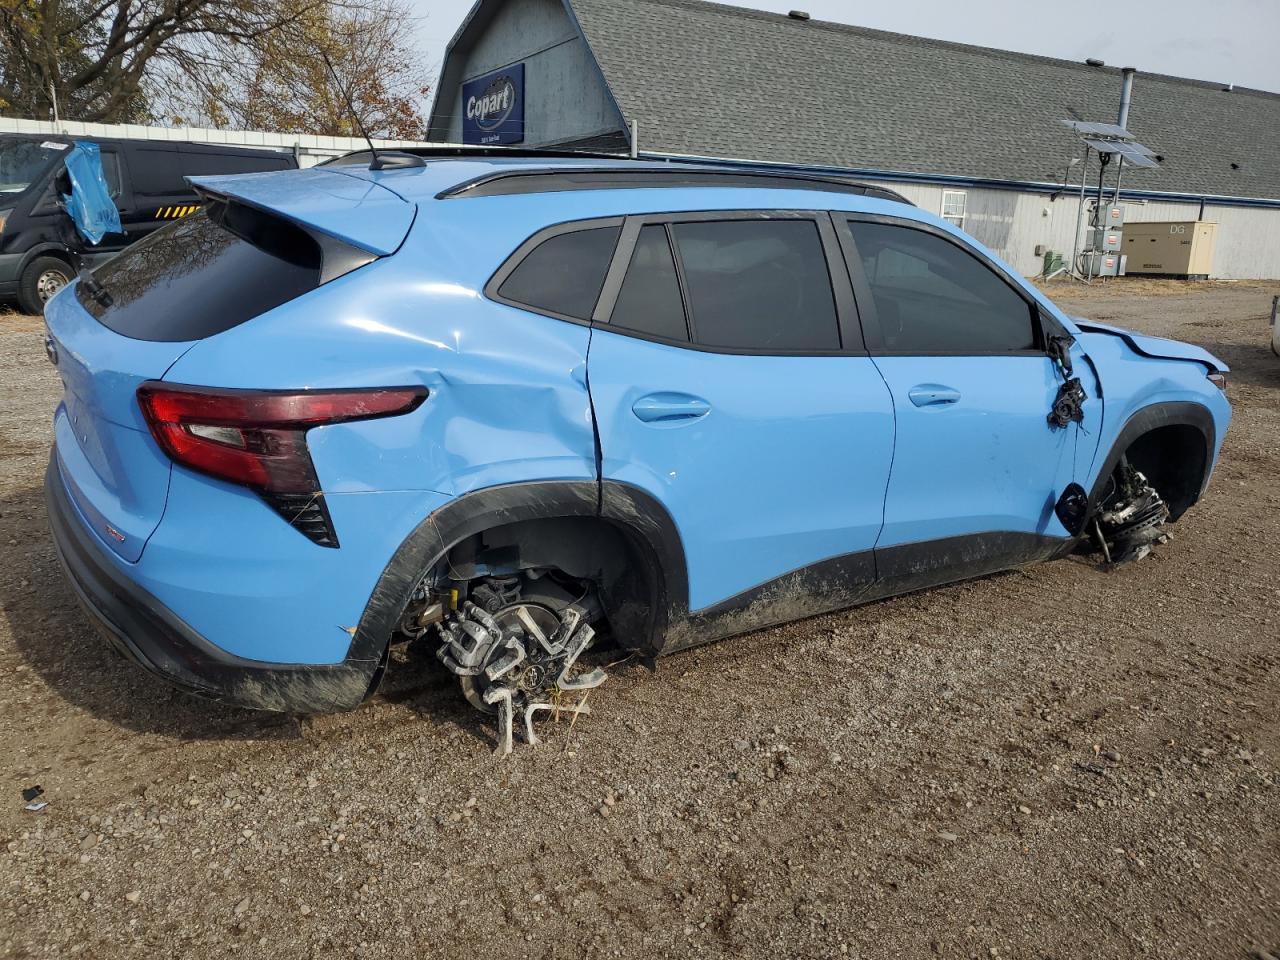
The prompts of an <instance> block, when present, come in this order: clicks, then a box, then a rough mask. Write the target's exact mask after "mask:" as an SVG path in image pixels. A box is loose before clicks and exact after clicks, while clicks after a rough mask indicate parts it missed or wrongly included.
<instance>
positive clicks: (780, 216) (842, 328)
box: [592, 208, 867, 357]
mask: <svg viewBox="0 0 1280 960" xmlns="http://www.w3.org/2000/svg"><path fill="white" fill-rule="evenodd" d="M726 220H808V221H810V222H812V223H813V224H814V226H815V227H816V228H817V230H818V237H819V241H820V242H821V244H822V251H823V255H824V257H825V259H826V266H827V275H828V277H829V279H830V283H831V293H832V297H833V299H834V302H835V308H836V323H837V326H838V334H839V338H840V344H841V345H840V346H839V347H838V348H836V349H834V350H771V349H756V348H750V347H716V346H708V345H706V344H701V343H696V342H694V341H693V340H692V339H690V340H672V339H670V338H668V337H657V336H654V335H652V334H648V333H644V332H642V331H638V330H629V329H627V328H625V327H613V326H611V325H610V323H609V318H610V316H611V315H612V313H613V308H614V305H615V304H616V303H617V299H618V294H619V292H620V291H621V289H622V281H623V279H624V278H625V276H626V272H627V268H628V267H629V266H630V265H631V255H632V253H633V252H634V251H635V245H636V241H637V239H638V238H639V235H640V228H641V227H645V226H649V225H652V224H658V225H662V226H664V227H666V230H667V242H668V243H669V244H670V245H671V252H672V256H673V257H674V259H675V265H676V277H677V279H678V280H679V283H680V297H681V300H682V302H683V303H684V306H685V320H686V323H687V325H688V327H689V334H690V337H691V338H692V337H695V336H696V335H697V330H696V326H695V323H696V321H695V320H694V318H693V317H692V315H691V311H690V310H689V305H688V296H687V294H686V291H685V280H684V266H683V263H682V262H681V259H680V255H679V248H678V247H677V246H676V243H675V238H674V237H672V236H671V225H672V224H676V223H716V222H721V221H726ZM592 316H593V318H594V323H595V325H596V326H597V327H599V328H600V329H602V330H609V331H610V332H611V333H616V334H619V335H622V336H628V337H635V338H636V339H639V340H648V341H650V342H653V343H662V344H666V345H668V346H673V347H681V348H683V349H685V350H697V351H699V352H701V353H723V354H731V355H738V356H765V357H839V356H866V355H867V350H866V347H865V346H864V344H863V337H862V327H861V324H860V322H859V317H858V304H857V302H856V301H855V299H854V289H853V286H852V285H851V283H850V279H849V272H848V270H847V268H846V267H845V264H844V257H843V255H842V253H841V247H840V244H839V242H838V240H837V236H836V231H835V229H834V227H833V226H832V223H831V217H830V214H829V212H828V211H826V210H792V209H782V208H779V209H759V210H714V209H712V210H689V211H678V212H668V213H643V214H635V215H633V216H629V217H627V218H626V223H625V224H624V225H623V228H622V234H621V236H620V237H619V239H618V245H617V247H616V248H615V249H614V254H613V263H612V264H610V267H609V272H608V273H607V274H606V275H605V281H604V288H603V290H602V291H601V293H600V300H599V302H598V303H597V304H596V309H595V313H594V314H592Z"/></svg>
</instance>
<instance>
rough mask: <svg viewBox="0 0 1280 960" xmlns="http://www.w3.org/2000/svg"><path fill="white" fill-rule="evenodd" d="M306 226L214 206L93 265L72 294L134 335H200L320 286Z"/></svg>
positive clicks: (313, 246)
mask: <svg viewBox="0 0 1280 960" xmlns="http://www.w3.org/2000/svg"><path fill="white" fill-rule="evenodd" d="M320 268H321V252H320V248H319V246H318V245H317V244H316V242H315V240H313V239H312V238H311V237H310V236H309V235H308V234H307V233H306V231H304V230H302V229H301V228H299V227H297V226H295V225H294V224H291V223H289V222H288V221H285V220H281V219H279V218H278V217H272V216H270V215H268V214H264V213H260V212H258V211H256V210H253V209H251V208H249V207H245V206H242V205H240V204H234V203H232V204H227V203H211V204H210V205H209V206H208V207H206V208H205V209H204V210H201V211H199V212H198V213H194V214H192V215H191V216H189V217H186V218H184V219H182V220H177V221H175V222H173V223H170V224H166V225H165V226H163V227H161V228H160V229H159V230H156V231H155V232H154V233H152V234H149V235H148V236H147V237H145V238H144V239H142V240H140V241H139V242H138V243H135V244H134V245H133V246H131V247H129V248H128V249H126V250H125V251H124V252H122V253H120V254H119V255H117V256H116V257H113V258H112V259H111V260H108V261H107V262H106V263H104V264H103V265H102V266H100V267H98V268H97V269H96V270H95V271H93V278H94V279H95V280H96V281H97V284H98V286H99V287H100V288H101V289H100V291H99V292H98V295H97V296H95V295H94V291H91V290H90V289H89V288H88V286H87V285H86V284H85V283H83V282H82V283H80V284H79V285H78V287H77V289H76V295H77V297H78V298H79V300H80V303H81V304H83V306H84V307H85V309H86V310H88V311H89V312H90V313H91V314H93V315H94V316H95V317H97V318H98V320H99V321H101V323H102V324H103V326H105V327H107V328H109V329H111V330H114V331H115V332H116V333H119V334H121V335H123V336H126V337H132V338H133V339H135V340H165V341H180V340H200V339H203V338H204V337H210V336H213V335H214V334H216V333H221V332H223V331H224V330H229V329H231V328H232V327H234V326H237V325H238V324H240V323H243V322H244V321H246V320H248V319H250V318H251V317H256V316H258V315H259V314H262V313H265V312H266V311H268V310H270V309H272V308H273V307H277V306H279V305H280V304H282V303H286V302H287V301H289V300H292V299H294V298H295V297H299V296H301V295H302V294H304V293H306V292H307V291H309V290H313V289H315V288H316V287H318V286H319V285H320Z"/></svg>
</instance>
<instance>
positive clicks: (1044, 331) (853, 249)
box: [832, 210, 1065, 357]
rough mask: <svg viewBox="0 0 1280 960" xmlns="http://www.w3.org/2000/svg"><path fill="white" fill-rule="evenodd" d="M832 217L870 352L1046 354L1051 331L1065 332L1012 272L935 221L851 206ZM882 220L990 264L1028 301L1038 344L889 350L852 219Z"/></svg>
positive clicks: (882, 354)
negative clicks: (1008, 347) (1026, 347)
mask: <svg viewBox="0 0 1280 960" xmlns="http://www.w3.org/2000/svg"><path fill="white" fill-rule="evenodd" d="M832 219H833V221H834V222H835V231H836V236H837V237H838V238H839V242H840V246H841V248H842V250H843V251H844V259H845V263H846V265H847V267H848V271H849V279H850V281H851V282H852V284H853V289H854V295H855V296H856V297H857V300H858V304H859V305H860V308H861V313H860V316H861V318H862V326H863V330H864V332H865V334H866V343H867V348H868V352H869V354H870V355H871V356H873V357H1046V356H1047V355H1048V354H1047V353H1046V352H1045V344H1046V342H1047V339H1046V338H1047V336H1048V334H1049V333H1051V332H1052V333H1064V332H1065V331H1062V330H1061V328H1060V326H1059V324H1058V323H1057V322H1056V321H1053V322H1051V323H1048V324H1047V323H1046V320H1052V318H1051V317H1050V316H1049V315H1048V314H1047V312H1046V311H1045V309H1044V308H1043V307H1042V306H1041V304H1040V303H1039V301H1037V300H1036V299H1035V298H1034V297H1032V296H1031V295H1030V294H1028V293H1027V291H1026V290H1024V289H1022V287H1021V286H1019V285H1018V284H1017V283H1016V282H1015V281H1014V280H1013V279H1012V278H1011V277H1010V275H1009V273H1008V272H1007V271H1006V270H1004V269H1003V268H1002V267H1000V265H999V264H997V263H995V262H994V261H992V260H989V259H988V258H987V257H985V256H983V255H982V253H981V252H980V251H978V250H977V249H975V248H973V247H971V246H970V245H969V244H967V243H965V242H963V241H962V240H961V239H960V238H958V237H956V236H955V235H954V234H951V233H948V232H947V231H946V230H942V229H941V228H939V227H936V226H934V225H933V224H931V223H924V222H922V221H920V220H912V219H909V218H906V217H891V216H886V215H884V214H879V213H857V212H852V211H847V210H839V211H832ZM855 221H857V222H864V223H879V224H884V225H886V226H892V227H905V228H906V229H908V230H916V231H919V232H921V233H927V234H930V235H932V236H935V237H939V238H940V239H942V240H945V241H947V242H948V243H950V244H951V245H952V246H954V247H956V248H957V249H959V250H961V251H963V252H964V253H967V254H968V255H969V256H971V257H973V258H974V259H975V260H977V261H978V263H979V264H980V265H981V266H983V267H986V268H987V269H988V270H990V271H991V272H992V273H994V274H995V275H996V276H997V277H999V278H1000V279H1001V280H1002V281H1004V283H1005V285H1006V286H1008V287H1009V289H1010V290H1012V291H1013V292H1014V293H1016V294H1017V295H1018V298H1019V299H1021V300H1022V302H1023V303H1025V304H1026V305H1027V311H1028V313H1029V315H1030V319H1031V326H1032V331H1033V333H1034V336H1035V338H1036V346H1035V347H1033V348H1032V349H1029V350H1004V351H1000V352H998V353H997V352H993V351H991V350H976V349H975V350H887V349H885V346H884V336H883V334H882V333H881V328H880V317H879V315H878V313H877V311H876V303H875V298H874V297H873V296H872V294H871V284H870V282H869V281H868V280H867V276H866V271H864V270H863V267H862V258H861V257H860V256H859V255H858V246H857V242H856V241H855V240H854V237H853V231H852V230H850V229H849V224H850V222H855Z"/></svg>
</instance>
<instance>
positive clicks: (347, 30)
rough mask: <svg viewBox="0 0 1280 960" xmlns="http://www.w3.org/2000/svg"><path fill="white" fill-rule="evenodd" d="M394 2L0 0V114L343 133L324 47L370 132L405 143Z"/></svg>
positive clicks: (405, 30)
mask: <svg viewBox="0 0 1280 960" xmlns="http://www.w3.org/2000/svg"><path fill="white" fill-rule="evenodd" d="M411 31H412V18H411V17H410V15H409V11H408V8H407V7H406V6H405V5H404V3H403V0H268V2H265V3H255V2H253V0H0V114H7V115H13V116H27V117H36V118H44V117H47V116H49V115H50V113H51V109H52V104H53V99H52V98H53V97H54V96H56V97H57V103H58V108H59V112H60V115H61V116H62V117H64V118H67V119H76V120H94V121H103V122H109V123H110V122H116V123H120V122H131V121H145V120H163V121H169V122H190V123H210V124H212V125H226V124H229V123H235V124H246V125H248V124H252V125H254V126H259V127H266V128H268V129H276V130H283V131H295V132H302V131H306V132H323V133H349V132H353V130H352V129H351V126H350V122H349V120H348V119H347V118H346V116H345V113H344V112H343V110H342V109H340V104H341V101H342V98H341V96H337V94H338V93H339V89H338V86H337V84H335V82H334V81H333V80H332V78H330V77H328V76H327V74H326V73H324V72H323V71H324V65H323V63H324V62H323V58H322V57H321V56H320V52H321V51H323V52H324V53H325V54H326V55H327V56H329V58H330V59H331V61H332V62H333V63H334V66H335V69H336V70H337V71H338V75H339V80H338V83H340V84H342V85H343V88H344V89H346V90H348V91H349V93H350V95H351V97H352V99H353V101H355V102H356V103H357V107H358V109H361V110H363V111H367V112H368V115H367V116H365V115H364V114H363V113H362V118H363V119H365V121H366V123H367V124H368V125H369V126H370V127H371V129H372V130H373V131H376V132H380V133H384V134H391V135H396V136H405V135H410V136H416V135H418V134H419V131H420V128H421V126H422V120H421V117H420V114H419V105H420V104H421V103H422V101H423V94H424V92H425V90H424V85H423V84H422V83H421V82H420V81H419V79H418V77H419V73H418V61H417V58H416V57H415V55H414V53H413V51H412V45H411Z"/></svg>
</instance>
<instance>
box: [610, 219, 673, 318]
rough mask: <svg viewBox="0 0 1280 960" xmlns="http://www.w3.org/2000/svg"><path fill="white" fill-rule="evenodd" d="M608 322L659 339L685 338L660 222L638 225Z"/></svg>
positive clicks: (667, 246) (666, 244)
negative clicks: (629, 259) (628, 263)
mask: <svg viewBox="0 0 1280 960" xmlns="http://www.w3.org/2000/svg"><path fill="white" fill-rule="evenodd" d="M609 324H610V326H614V327H622V328H625V329H627V330H633V331H635V332H636V333H643V334H646V335H648V336H651V337H659V338H661V339H663V340H683V341H687V340H688V339H689V328H688V325H687V324H686V323H685V316H684V303H683V302H682V300H681V298H680V281H679V279H678V278H677V276H676V264H675V260H674V258H673V257H672V256H671V244H670V242H669V241H668V239H667V228H666V227H665V226H663V225H662V224H659V223H651V224H649V225H647V226H644V227H641V228H640V234H639V236H638V237H637V238H636V248H635V252H634V253H632V255H631V263H630V265H629V266H628V267H627V274H626V276H625V277H624V278H623V281H622V287H621V289H620V290H619V291H618V300H617V302H616V303H615V304H614V307H613V314H612V316H610V318H609Z"/></svg>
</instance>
